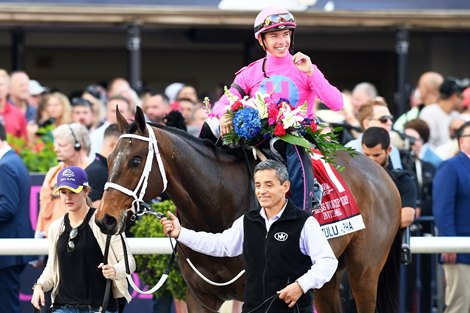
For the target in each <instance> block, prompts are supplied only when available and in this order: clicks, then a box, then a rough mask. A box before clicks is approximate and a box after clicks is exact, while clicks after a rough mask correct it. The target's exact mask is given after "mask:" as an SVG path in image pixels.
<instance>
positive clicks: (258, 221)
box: [243, 201, 313, 313]
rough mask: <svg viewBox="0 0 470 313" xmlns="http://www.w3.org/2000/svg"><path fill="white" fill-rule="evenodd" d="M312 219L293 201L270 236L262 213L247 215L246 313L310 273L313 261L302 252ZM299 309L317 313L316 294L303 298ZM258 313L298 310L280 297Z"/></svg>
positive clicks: (309, 294)
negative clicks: (301, 243)
mask: <svg viewBox="0 0 470 313" xmlns="http://www.w3.org/2000/svg"><path fill="white" fill-rule="evenodd" d="M309 216H311V214H310V213H308V212H306V211H302V210H301V209H299V208H297V207H295V206H294V205H293V204H292V201H289V202H288V204H287V206H286V209H285V210H284V213H283V214H282V216H281V218H280V219H279V220H278V221H276V222H274V223H273V224H272V225H271V228H270V229H269V232H266V226H265V222H264V219H263V218H262V217H261V215H260V214H259V210H253V211H250V212H248V213H247V214H246V215H245V218H244V242H243V253H244V257H245V261H246V264H247V265H246V278H247V285H246V287H245V303H244V305H243V312H251V311H252V310H253V309H254V308H256V307H258V306H259V305H260V304H261V303H263V302H264V301H265V300H266V299H268V298H270V297H271V296H273V295H275V294H276V293H277V291H279V290H281V289H283V288H284V287H286V286H287V285H289V284H291V283H293V282H294V281H295V280H296V279H297V278H299V277H300V276H302V275H303V274H305V273H306V272H307V271H308V270H309V269H310V267H311V266H312V261H311V259H310V257H309V256H306V255H304V254H302V252H301V251H300V248H299V240H300V234H301V231H302V228H303V226H304V224H305V221H306V220H307V218H308V217H309ZM271 303H272V305H271V306H270V304H271ZM297 305H298V308H299V309H300V312H302V313H304V312H305V313H309V312H310V313H311V312H313V291H312V290H309V291H308V292H307V293H306V294H304V295H302V296H301V297H300V298H299V300H298V301H297ZM269 306H270V307H269ZM268 308H269V309H268ZM255 312H257V313H261V312H267V313H287V312H298V311H297V309H296V308H295V307H294V308H289V307H288V305H287V304H285V302H284V301H282V300H279V298H278V297H276V298H275V300H274V301H271V300H269V301H267V302H266V304H265V305H263V306H261V307H260V308H259V309H257V310H256V311H255Z"/></svg>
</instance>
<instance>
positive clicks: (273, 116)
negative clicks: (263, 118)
mask: <svg viewBox="0 0 470 313" xmlns="http://www.w3.org/2000/svg"><path fill="white" fill-rule="evenodd" d="M278 115H279V110H278V109H277V108H275V107H274V106H269V107H268V124H269V125H274V124H275V123H276V121H277V116H278Z"/></svg>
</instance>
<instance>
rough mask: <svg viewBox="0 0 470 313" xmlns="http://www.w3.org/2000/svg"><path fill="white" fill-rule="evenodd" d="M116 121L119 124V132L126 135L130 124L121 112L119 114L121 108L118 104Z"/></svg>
mask: <svg viewBox="0 0 470 313" xmlns="http://www.w3.org/2000/svg"><path fill="white" fill-rule="evenodd" d="M116 121H117V124H118V128H119V131H120V132H121V134H124V132H125V131H126V129H127V128H128V127H129V123H128V122H127V120H126V119H125V118H124V116H122V114H121V112H119V107H118V105H117V104H116Z"/></svg>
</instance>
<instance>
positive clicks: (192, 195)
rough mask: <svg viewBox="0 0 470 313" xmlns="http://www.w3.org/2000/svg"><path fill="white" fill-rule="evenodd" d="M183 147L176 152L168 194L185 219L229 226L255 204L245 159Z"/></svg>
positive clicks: (197, 222)
mask: <svg viewBox="0 0 470 313" xmlns="http://www.w3.org/2000/svg"><path fill="white" fill-rule="evenodd" d="M180 149H181V150H180V151H177V153H173V156H175V157H174V158H172V161H173V163H172V165H171V167H172V169H171V173H170V175H169V177H168V179H169V185H168V195H169V196H170V198H171V199H172V200H173V202H175V204H176V206H177V207H178V208H180V214H181V216H182V218H183V219H186V220H187V221H189V220H191V223H196V224H200V225H201V224H202V225H204V224H206V225H207V226H208V227H210V226H211V225H214V224H217V225H220V226H221V227H227V226H230V225H231V223H232V222H233V221H234V220H235V218H237V217H239V216H240V215H241V214H242V213H243V212H244V211H246V210H248V209H249V208H251V207H252V206H253V205H255V201H254V199H255V198H254V191H253V189H252V184H251V181H250V174H249V171H248V168H247V166H246V165H244V164H243V161H239V162H238V161H236V160H234V159H231V160H230V158H226V157H223V156H220V157H219V158H216V157H207V156H205V155H202V154H201V153H200V152H199V151H194V150H193V148H191V147H188V146H186V147H180ZM181 164H184V166H181Z"/></svg>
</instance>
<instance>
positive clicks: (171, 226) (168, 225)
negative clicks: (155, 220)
mask: <svg viewBox="0 0 470 313" xmlns="http://www.w3.org/2000/svg"><path fill="white" fill-rule="evenodd" d="M168 216H169V217H170V218H171V220H169V219H167V218H166V217H163V218H162V219H161V220H160V223H161V224H162V226H163V232H164V233H165V234H167V235H168V236H169V237H171V238H178V236H179V235H180V231H181V225H180V221H179V220H178V218H177V217H176V216H175V215H174V214H173V213H171V212H170V211H168Z"/></svg>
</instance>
